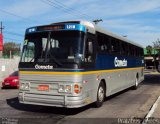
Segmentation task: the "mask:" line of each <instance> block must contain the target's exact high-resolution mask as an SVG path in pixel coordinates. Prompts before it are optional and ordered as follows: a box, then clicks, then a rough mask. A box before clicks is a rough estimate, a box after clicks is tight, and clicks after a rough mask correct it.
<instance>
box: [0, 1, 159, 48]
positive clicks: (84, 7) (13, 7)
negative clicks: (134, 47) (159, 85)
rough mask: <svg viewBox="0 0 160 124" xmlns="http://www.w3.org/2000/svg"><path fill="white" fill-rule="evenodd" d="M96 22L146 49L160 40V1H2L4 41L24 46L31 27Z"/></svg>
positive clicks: (0, 19) (0, 7) (0, 3)
mask: <svg viewBox="0 0 160 124" xmlns="http://www.w3.org/2000/svg"><path fill="white" fill-rule="evenodd" d="M95 19H102V20H103V22H99V23H98V25H99V26H101V27H103V28H105V29H106V30H109V31H111V32H113V33H116V34H117V35H120V36H127V38H128V39H130V40H132V41H134V42H136V43H139V44H140V45H142V46H143V47H146V46H147V45H153V42H154V41H156V40H157V39H158V38H159V39H160V0H0V21H2V22H3V26H4V30H3V35H4V42H9V41H14V42H17V43H22V42H23V40H24V34H25V30H26V28H29V27H32V26H38V25H44V24H51V23H53V22H60V21H67V20H87V21H93V20H95Z"/></svg>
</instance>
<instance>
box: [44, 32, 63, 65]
mask: <svg viewBox="0 0 160 124" xmlns="http://www.w3.org/2000/svg"><path fill="white" fill-rule="evenodd" d="M49 43H50V44H51V32H49V34H48V39H47V44H46V50H45V53H46V54H45V61H47V59H49V60H50V59H51V60H53V61H54V62H55V63H56V64H57V65H59V66H62V63H61V62H59V61H58V60H57V59H56V58H55V57H54V56H53V55H52V54H51V53H50V52H48V46H49ZM51 46H52V45H50V48H51ZM48 53H49V55H50V57H51V58H47V56H48Z"/></svg>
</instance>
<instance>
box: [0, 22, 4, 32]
mask: <svg viewBox="0 0 160 124" xmlns="http://www.w3.org/2000/svg"><path fill="white" fill-rule="evenodd" d="M3 29H4V27H3V24H2V22H1V26H0V34H3Z"/></svg>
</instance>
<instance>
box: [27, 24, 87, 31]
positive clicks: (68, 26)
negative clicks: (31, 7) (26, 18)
mask: <svg viewBox="0 0 160 124" xmlns="http://www.w3.org/2000/svg"><path fill="white" fill-rule="evenodd" d="M56 30H77V31H83V32H86V27H85V26H83V25H81V24H62V25H46V26H39V27H32V28H29V29H27V31H26V33H35V32H42V31H56Z"/></svg>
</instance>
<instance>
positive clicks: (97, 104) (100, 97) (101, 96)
mask: <svg viewBox="0 0 160 124" xmlns="http://www.w3.org/2000/svg"><path fill="white" fill-rule="evenodd" d="M100 93H101V94H100ZM105 94H106V90H105V85H104V83H103V82H102V81H101V82H100V84H99V87H98V91H97V101H96V102H95V107H96V108H99V107H101V106H102V105H103V102H104V100H105Z"/></svg>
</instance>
